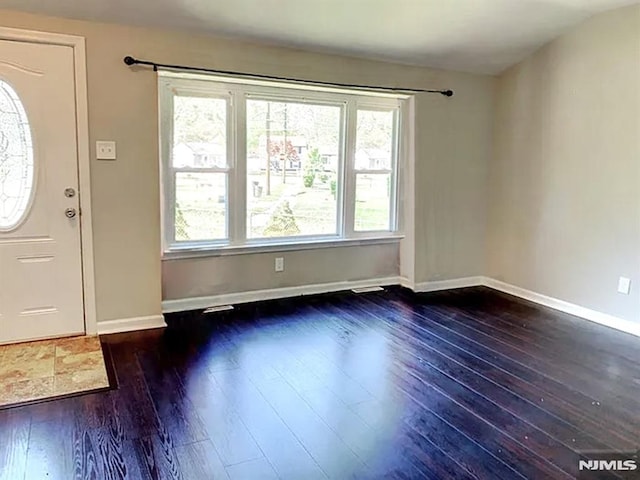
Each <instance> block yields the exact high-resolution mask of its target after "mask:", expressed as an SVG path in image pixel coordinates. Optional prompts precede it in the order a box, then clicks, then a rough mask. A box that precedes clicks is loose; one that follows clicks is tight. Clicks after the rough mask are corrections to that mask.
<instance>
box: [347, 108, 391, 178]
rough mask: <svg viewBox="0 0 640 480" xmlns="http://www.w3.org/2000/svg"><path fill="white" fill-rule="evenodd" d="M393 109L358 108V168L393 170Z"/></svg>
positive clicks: (356, 164)
mask: <svg viewBox="0 0 640 480" xmlns="http://www.w3.org/2000/svg"><path fill="white" fill-rule="evenodd" d="M393 117H394V112H393V111H386V112H385V111H377V110H358V125H357V128H358V130H357V135H356V159H355V168H356V170H391V166H392V159H393V123H394V118H393Z"/></svg>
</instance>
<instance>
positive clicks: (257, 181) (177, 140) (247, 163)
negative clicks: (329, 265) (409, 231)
mask: <svg viewBox="0 0 640 480" xmlns="http://www.w3.org/2000/svg"><path fill="white" fill-rule="evenodd" d="M159 82H160V109H161V122H160V129H161V131H160V134H161V144H162V145H161V153H162V181H163V202H164V208H163V217H164V218H163V230H164V231H163V237H164V250H165V252H171V251H181V250H208V249H216V248H228V247H251V246H264V245H273V244H282V243H286V244H302V243H307V242H322V241H327V242H331V241H340V240H349V239H363V238H381V237H391V236H393V235H394V234H395V233H396V232H397V216H398V215H397V203H398V202H397V196H398V187H397V185H398V163H399V162H398V158H399V129H400V123H401V122H400V120H401V117H402V107H403V103H404V101H405V99H406V97H401V96H394V95H389V94H363V93H362V92H355V91H349V90H336V89H329V88H324V87H323V88H313V89H312V88H311V87H309V86H304V87H296V86H291V85H288V84H274V83H273V82H263V81H246V80H242V81H241V80H239V79H230V78H213V77H204V76H192V75H190V76H185V75H177V74H168V73H162V74H161V76H160V79H159Z"/></svg>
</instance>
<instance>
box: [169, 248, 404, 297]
mask: <svg viewBox="0 0 640 480" xmlns="http://www.w3.org/2000/svg"><path fill="white" fill-rule="evenodd" d="M276 256H278V257H282V256H283V257H284V258H285V271H284V272H282V273H277V274H276V273H274V271H273V264H274V257H276ZM162 270H163V280H162V284H163V292H164V293H163V297H164V299H165V300H173V299H181V298H188V297H199V296H208V295H212V294H222V293H234V292H242V291H250V290H262V289H266V288H280V287H295V286H299V285H300V284H301V283H302V284H304V283H306V284H320V283H329V282H335V281H346V280H362V279H367V278H384V277H392V276H396V275H398V245H397V244H392V245H369V246H358V247H344V248H330V249H317V250H303V251H297V252H285V253H278V254H250V255H231V256H223V257H209V258H204V259H182V260H170V261H165V262H163V265H162Z"/></svg>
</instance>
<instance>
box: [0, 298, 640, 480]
mask: <svg viewBox="0 0 640 480" xmlns="http://www.w3.org/2000/svg"><path fill="white" fill-rule="evenodd" d="M167 321H168V324H169V328H167V329H166V330H165V331H157V330H156V331H147V332H137V333H132V334H120V335H112V336H105V337H103V339H102V340H103V342H104V343H105V344H106V348H107V349H108V350H109V351H110V353H111V356H112V358H113V360H114V365H115V373H116V375H117V379H118V388H117V389H114V390H111V391H108V392H104V393H96V394H89V395H85V396H81V397H74V398H67V399H63V400H58V401H50V402H46V403H41V404H37V405H31V406H23V407H19V408H13V409H6V410H2V411H0V478H1V479H7V480H19V479H29V480H30V479H37V480H39V479H44V478H47V479H63V480H67V479H72V478H83V479H84V478H95V479H120V478H131V479H138V478H144V479H159V478H181V479H185V480H186V479H197V480H200V479H211V478H214V479H246V480H257V479H263V478H264V479H271V478H282V479H293V480H307V479H325V478H334V479H351V478H353V479H373V478H380V479H382V478H397V479H425V478H426V479H467V478H485V479H509V480H512V479H522V478H531V479H546V478H557V479H571V478H576V476H577V475H578V459H579V455H580V454H585V455H587V456H593V455H596V454H597V453H598V452H611V451H624V452H633V451H636V450H637V449H638V447H639V446H640V338H635V337H632V336H630V335H626V334H623V333H619V332H616V331H614V330H611V329H608V328H605V327H601V326H598V325H595V324H593V323H590V322H587V321H584V320H580V319H577V318H574V317H571V316H569V315H565V314H562V313H559V312H555V311H552V310H549V309H546V308H543V307H539V306H536V305H533V304H530V303H527V302H524V301H520V300H517V299H515V298H513V297H509V296H506V295H503V294H499V293H497V292H494V291H492V290H489V289H486V288H470V289H461V290H456V291H448V292H441V293H433V294H421V295H415V294H412V293H411V292H409V291H407V290H403V289H400V288H391V289H388V290H387V291H385V292H380V293H369V294H361V295H354V294H351V293H343V294H335V295H326V296H317V297H303V298H298V299H292V300H286V301H272V302H265V303H260V304H252V305H243V306H238V307H236V309H235V310H234V311H231V312H223V313H215V314H209V315H202V314H201V313H200V312H189V313H185V314H175V315H170V316H168V318H167ZM585 478H598V477H585Z"/></svg>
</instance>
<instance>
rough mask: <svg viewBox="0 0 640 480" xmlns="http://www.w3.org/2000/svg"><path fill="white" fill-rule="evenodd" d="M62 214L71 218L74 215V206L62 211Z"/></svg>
mask: <svg viewBox="0 0 640 480" xmlns="http://www.w3.org/2000/svg"><path fill="white" fill-rule="evenodd" d="M64 214H65V215H66V216H67V218H73V217H75V216H76V209H75V208H67V209H66V210H65V211H64Z"/></svg>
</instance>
